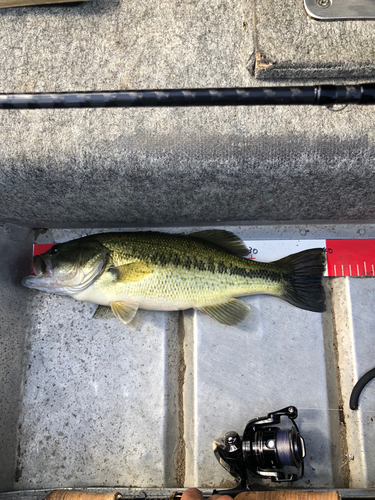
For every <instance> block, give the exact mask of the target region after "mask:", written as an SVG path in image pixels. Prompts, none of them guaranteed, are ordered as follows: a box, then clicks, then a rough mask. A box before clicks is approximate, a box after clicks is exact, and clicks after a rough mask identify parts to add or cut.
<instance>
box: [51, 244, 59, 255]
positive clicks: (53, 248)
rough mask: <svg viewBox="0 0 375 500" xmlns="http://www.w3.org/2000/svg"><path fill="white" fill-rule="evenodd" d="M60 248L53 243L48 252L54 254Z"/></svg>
mask: <svg viewBox="0 0 375 500" xmlns="http://www.w3.org/2000/svg"><path fill="white" fill-rule="evenodd" d="M59 250H60V245H54V246H53V247H52V248H51V249H50V253H51V254H52V255H54V254H55V253H57V252H58V251H59Z"/></svg>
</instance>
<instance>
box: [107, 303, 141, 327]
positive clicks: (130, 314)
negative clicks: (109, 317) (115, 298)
mask: <svg viewBox="0 0 375 500" xmlns="http://www.w3.org/2000/svg"><path fill="white" fill-rule="evenodd" d="M111 309H112V312H113V314H114V315H115V316H116V318H118V319H119V320H120V321H122V322H123V323H124V324H125V325H127V324H128V323H130V322H131V320H132V319H133V318H134V316H135V315H136V314H137V311H138V304H127V303H126V302H112V304H111Z"/></svg>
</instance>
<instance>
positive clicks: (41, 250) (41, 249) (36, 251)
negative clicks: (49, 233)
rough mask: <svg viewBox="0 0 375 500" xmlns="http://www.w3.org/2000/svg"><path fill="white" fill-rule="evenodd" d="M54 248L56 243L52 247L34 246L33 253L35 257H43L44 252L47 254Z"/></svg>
mask: <svg viewBox="0 0 375 500" xmlns="http://www.w3.org/2000/svg"><path fill="white" fill-rule="evenodd" d="M53 246H54V243H52V244H50V245H34V251H33V256H34V257H35V255H41V254H42V253H44V252H47V250H49V249H50V248H52V247H53Z"/></svg>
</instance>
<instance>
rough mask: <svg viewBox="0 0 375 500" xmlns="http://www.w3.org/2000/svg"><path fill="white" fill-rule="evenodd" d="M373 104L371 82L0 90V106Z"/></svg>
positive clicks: (98, 106) (51, 107)
mask: <svg viewBox="0 0 375 500" xmlns="http://www.w3.org/2000/svg"><path fill="white" fill-rule="evenodd" d="M335 104H360V105H371V104H375V83H364V84H358V85H311V86H293V87H250V88H208V89H164V90H159V89H154V90H116V91H103V92H100V91H99V92H96V91H94V92H56V93H35V94H0V109H56V108H110V107H114V108H136V107H186V106H267V105H272V106H275V105H276V106H280V105H281V106H282V105H288V106H290V105H310V106H333V105H335Z"/></svg>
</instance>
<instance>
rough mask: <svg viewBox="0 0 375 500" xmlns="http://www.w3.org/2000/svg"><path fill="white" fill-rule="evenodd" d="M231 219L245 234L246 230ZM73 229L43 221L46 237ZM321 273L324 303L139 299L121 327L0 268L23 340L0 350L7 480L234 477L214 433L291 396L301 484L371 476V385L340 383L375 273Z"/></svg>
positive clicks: (365, 349)
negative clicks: (224, 307) (206, 306)
mask: <svg viewBox="0 0 375 500" xmlns="http://www.w3.org/2000/svg"><path fill="white" fill-rule="evenodd" d="M230 229H235V228H230ZM237 229H238V232H239V234H241V236H242V237H244V238H245V239H248V238H246V234H247V235H249V234H251V233H252V231H251V228H246V227H237ZM172 230H173V231H176V230H178V229H177V228H173V229H172ZM185 230H186V231H187V232H188V231H189V228H185ZM258 232H259V231H258ZM80 234H82V232H80V231H79V230H75V231H56V232H53V231H51V232H49V233H47V234H46V235H44V236H42V237H40V241H42V240H43V241H46V240H49V241H51V238H54V239H55V240H56V241H63V240H64V239H70V238H74V237H77V236H79V235H80ZM268 237H269V233H268ZM320 237H321V234H320ZM257 239H261V238H259V237H257ZM1 244H2V248H3V249H6V248H7V249H8V258H9V261H10V262H11V261H12V260H13V258H14V255H13V254H14V252H11V251H9V248H10V247H12V248H14V249H15V248H20V245H21V246H22V247H23V249H24V250H23V257H24V258H25V259H27V260H29V259H30V257H31V243H30V242H29V243H27V241H26V242H24V243H22V244H20V242H11V241H10V240H8V239H2V240H1ZM17 258H18V259H19V256H18V257H17ZM24 267H25V266H24ZM10 268H13V269H14V265H13V266H12V265H10ZM21 271H22V270H21ZM325 280H326V285H327V293H328V298H329V299H328V305H329V307H328V310H327V312H326V313H324V314H322V315H321V314H317V313H311V312H308V311H302V310H300V309H297V308H295V307H293V306H291V305H289V304H286V303H284V302H283V301H281V300H279V299H276V298H273V297H265V296H263V297H260V296H258V297H256V296H254V297H249V298H246V299H244V300H245V302H246V303H247V304H249V305H250V307H251V313H250V315H249V317H248V318H247V319H246V320H245V321H244V322H243V323H242V324H240V325H238V326H237V327H226V326H222V325H219V324H218V323H216V322H215V321H214V320H212V319H211V318H208V317H206V316H204V315H202V314H201V313H196V312H193V311H186V312H184V313H178V312H175V313H160V312H146V311H141V312H140V314H139V321H138V326H137V329H136V330H129V329H128V328H127V327H125V326H124V325H122V324H121V323H120V322H118V321H117V320H115V319H111V320H93V319H92V314H93V312H94V310H95V306H93V305H91V304H87V303H79V302H76V301H74V300H73V299H70V298H66V297H61V296H54V295H49V294H45V293H43V292H38V291H26V293H25V290H23V289H22V288H21V287H20V286H19V282H18V283H17V282H14V279H13V284H10V282H7V281H6V277H4V278H3V286H2V290H4V289H8V295H9V297H10V296H12V297H13V299H12V303H13V308H14V311H22V318H23V319H22V321H23V324H22V323H21V322H20V323H19V324H18V325H17V323H18V320H16V319H14V318H13V320H12V321H13V323H12V321H11V319H9V316H8V320H7V323H6V325H5V327H4V325H2V328H3V332H2V339H3V345H4V343H5V344H6V343H7V342H8V346H9V347H10V343H11V342H12V341H13V342H14V338H13V340H12V336H11V333H13V326H12V325H14V324H15V325H16V326H18V336H19V338H20V339H21V338H22V337H23V340H22V342H23V345H24V351H23V352H22V353H20V352H17V351H16V350H14V351H13V352H12V356H10V357H8V358H5V359H4V360H3V362H2V369H3V372H4V373H5V372H6V369H7V368H8V372H9V367H10V366H12V365H11V361H12V359H13V358H14V359H13V369H15V365H17V366H18V379H19V387H15V388H14V389H13V390H12V387H11V385H9V383H10V381H9V380H8V386H7V384H6V383H5V384H4V385H3V386H2V387H3V391H5V396H6V397H5V398H4V401H7V398H8V400H9V398H10V399H11V398H12V397H13V403H9V404H10V405H11V406H12V408H13V413H14V417H13V421H12V424H11V425H9V423H8V428H7V427H6V425H7V424H6V421H3V422H2V423H3V427H2V429H3V435H4V436H5V435H6V431H8V434H7V436H8V441H6V440H5V441H4V440H3V442H2V446H3V447H4V449H5V450H6V451H7V453H6V457H5V458H6V462H7V467H8V474H7V476H6V477H5V478H4V479H5V480H6V482H7V483H8V485H9V486H8V487H7V489H8V490H9V489H16V490H34V489H35V490H38V489H41V488H47V489H48V488H55V487H100V486H102V487H103V486H104V487H111V486H113V487H116V486H119V487H120V486H122V487H128V488H130V487H141V488H151V487H177V486H200V487H206V488H214V487H215V488H220V487H222V488H225V487H230V486H233V485H234V481H233V480H232V478H231V476H230V475H229V474H228V473H226V471H225V470H224V469H223V468H221V467H220V466H219V464H218V462H217V461H216V459H215V457H214V455H213V452H212V441H213V440H214V439H216V438H219V437H221V436H222V435H223V434H224V433H225V432H227V431H229V430H237V431H238V432H239V433H240V434H241V433H242V432H243V429H244V427H245V424H246V423H247V421H248V420H249V419H250V418H254V417H256V416H262V415H265V414H267V413H268V412H270V411H275V410H277V409H280V408H282V407H285V406H288V405H290V404H293V405H295V406H297V408H299V418H298V423H299V427H300V430H301V433H302V434H303V436H304V437H305V439H306V447H307V457H306V469H305V477H304V478H303V479H302V480H301V481H299V482H298V483H297V484H298V487H300V488H311V487H312V488H335V487H336V488H337V487H341V488H342V487H355V488H370V487H374V486H375V474H374V467H373V464H374V460H375V457H374V453H373V446H372V443H373V442H374V439H375V423H374V422H373V417H374V416H375V406H374V396H375V394H374V392H375V389H374V387H373V386H372V385H371V384H370V385H369V386H368V387H367V388H366V389H365V392H364V393H363V395H362V397H361V400H360V409H359V411H358V412H356V413H354V412H352V411H351V410H349V407H348V395H349V394H350V390H351V388H352V385H353V382H355V381H356V379H357V378H358V377H359V376H360V375H361V374H363V373H364V372H365V371H367V370H368V369H369V368H371V367H372V365H373V351H372V350H371V345H372V343H371V342H369V338H370V339H372V338H373V332H372V330H373V322H374V321H373V319H372V313H371V309H372V308H371V298H372V297H373V294H374V288H375V281H374V280H373V279H371V278H368V279H355V278H351V279H348V278H335V279H329V278H326V279H325ZM7 287H8V288H7ZM8 307H9V306H8ZM18 314H19V315H21V314H20V313H18ZM20 321H21V320H20ZM4 328H5V329H4ZM7 333H8V334H9V335H8V336H7ZM19 342H20V344H21V343H22V342H21V340H20V341H19ZM337 363H338V366H339V368H336V366H337ZM5 380H6V379H5ZM338 380H340V383H339V384H338V382H337V381H338ZM13 383H14V381H13ZM7 390H8V392H7ZM12 391H13V392H12ZM17 394H18V396H17ZM17 402H19V405H18V406H17V404H16V403H17ZM339 405H342V406H339ZM16 407H17V408H18V412H17V411H15V408H16ZM2 414H3V415H4V412H2ZM340 422H341V423H340ZM10 428H11V429H12V430H13V434H12V433H11V432H10ZM11 434H12V436H13V437H12V439H9V436H10V435H11ZM349 455H354V460H349V459H348V456H349ZM9 462H12V465H9ZM254 484H258V485H259V484H260V483H259V481H257V480H254ZM265 484H267V481H266V482H265Z"/></svg>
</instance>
